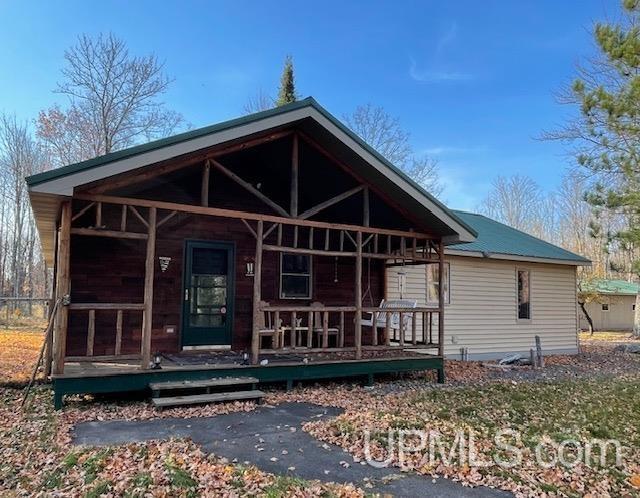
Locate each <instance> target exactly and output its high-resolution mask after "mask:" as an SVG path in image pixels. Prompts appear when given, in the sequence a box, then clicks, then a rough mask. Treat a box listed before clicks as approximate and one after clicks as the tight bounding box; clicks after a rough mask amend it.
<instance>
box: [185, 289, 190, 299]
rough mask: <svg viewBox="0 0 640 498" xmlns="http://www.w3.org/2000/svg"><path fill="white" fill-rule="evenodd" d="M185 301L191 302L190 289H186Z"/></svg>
mask: <svg viewBox="0 0 640 498" xmlns="http://www.w3.org/2000/svg"><path fill="white" fill-rule="evenodd" d="M184 300H185V301H188V300H189V289H185V290H184Z"/></svg>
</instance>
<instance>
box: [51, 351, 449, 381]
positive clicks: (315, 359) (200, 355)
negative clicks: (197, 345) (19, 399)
mask: <svg viewBox="0 0 640 498" xmlns="http://www.w3.org/2000/svg"><path fill="white" fill-rule="evenodd" d="M436 351H437V350H434V349H431V350H428V349H419V350H411V349H406V350H398V351H389V350H386V351H375V350H373V351H363V354H362V359H360V360H356V359H355V353H354V352H348V351H336V352H327V353H304V352H297V351H290V352H283V353H278V354H268V355H264V357H261V360H267V361H268V363H267V365H258V366H255V365H250V364H249V363H248V362H246V361H243V358H242V354H241V353H235V352H232V351H221V352H213V351H189V352H186V351H185V352H181V353H175V354H163V355H162V362H161V364H160V366H161V368H160V369H152V370H143V369H141V368H140V360H139V359H122V360H108V361H106V360H104V361H100V360H97V361H72V362H68V363H65V369H64V373H63V374H58V375H53V376H52V378H53V379H65V378H79V377H102V376H112V375H123V374H124V375H127V374H129V375H135V374H149V373H162V372H172V371H173V372H179V371H183V372H184V371H192V370H228V369H234V368H237V369H243V368H247V367H252V368H260V367H262V368H266V367H273V366H289V367H291V366H300V367H302V366H307V365H332V364H333V365H337V364H341V363H344V362H360V363H361V362H372V361H378V362H379V361H388V360H406V359H414V358H415V359H424V358H434V359H437V358H440V357H439V356H437V352H436Z"/></svg>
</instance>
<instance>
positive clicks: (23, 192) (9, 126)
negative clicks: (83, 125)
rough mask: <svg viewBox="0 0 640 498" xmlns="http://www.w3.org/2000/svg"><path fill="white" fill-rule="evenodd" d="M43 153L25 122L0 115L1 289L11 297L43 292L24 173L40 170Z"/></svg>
mask: <svg viewBox="0 0 640 498" xmlns="http://www.w3.org/2000/svg"><path fill="white" fill-rule="evenodd" d="M44 164H45V161H44V155H43V153H42V149H41V148H40V147H39V145H38V143H37V142H36V141H35V140H34V138H33V136H32V134H31V130H30V129H29V126H28V125H27V124H26V123H19V122H18V121H17V120H16V118H15V117H12V116H6V115H2V116H0V173H1V176H0V181H1V189H2V193H3V203H2V208H1V209H0V220H1V221H2V223H1V224H0V250H2V255H1V257H0V263H1V266H2V268H1V275H2V291H3V293H5V294H8V293H11V294H12V295H13V296H15V297H21V296H30V297H33V295H34V293H35V294H40V295H44V287H45V277H46V276H45V272H44V264H43V261H42V259H41V256H40V252H39V251H36V250H35V246H36V242H37V233H36V230H35V224H34V220H33V217H32V214H31V210H30V208H29V199H28V193H27V189H26V185H25V182H24V178H25V176H28V175H32V174H34V173H38V172H40V171H42V170H43V169H44Z"/></svg>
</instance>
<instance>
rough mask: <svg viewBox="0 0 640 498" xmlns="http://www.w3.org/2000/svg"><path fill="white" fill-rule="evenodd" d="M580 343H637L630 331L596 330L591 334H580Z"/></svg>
mask: <svg viewBox="0 0 640 498" xmlns="http://www.w3.org/2000/svg"><path fill="white" fill-rule="evenodd" d="M579 338H580V342H585V341H587V342H588V341H597V342H605V343H607V342H630V341H638V340H639V339H634V337H633V336H632V334H631V332H630V331H617V330H598V331H596V332H594V333H593V334H590V333H589V332H580V334H579Z"/></svg>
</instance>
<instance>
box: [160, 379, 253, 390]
mask: <svg viewBox="0 0 640 498" xmlns="http://www.w3.org/2000/svg"><path fill="white" fill-rule="evenodd" d="M259 382H260V380H259V379H256V378H255V377H214V378H211V379H203V380H177V381H169V382H151V383H150V384H149V388H150V389H151V390H152V391H153V392H154V393H158V392H160V391H175V390H178V389H203V388H210V387H224V386H240V385H244V384H257V383H259Z"/></svg>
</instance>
